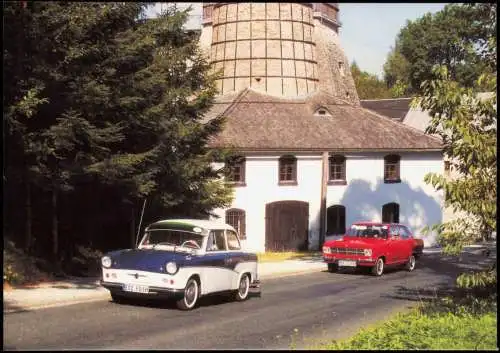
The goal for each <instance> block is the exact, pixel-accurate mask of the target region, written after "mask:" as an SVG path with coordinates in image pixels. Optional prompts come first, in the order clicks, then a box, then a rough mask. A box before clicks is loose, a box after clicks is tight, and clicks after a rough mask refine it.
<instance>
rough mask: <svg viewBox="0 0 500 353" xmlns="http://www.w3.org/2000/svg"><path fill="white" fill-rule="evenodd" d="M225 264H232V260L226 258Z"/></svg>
mask: <svg viewBox="0 0 500 353" xmlns="http://www.w3.org/2000/svg"><path fill="white" fill-rule="evenodd" d="M225 262H226V264H230V263H231V262H233V259H232V258H230V257H227V258H226V260H225Z"/></svg>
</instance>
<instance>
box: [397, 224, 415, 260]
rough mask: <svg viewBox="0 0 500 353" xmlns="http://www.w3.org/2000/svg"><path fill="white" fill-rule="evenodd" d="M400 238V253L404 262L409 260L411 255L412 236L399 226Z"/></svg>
mask: <svg viewBox="0 0 500 353" xmlns="http://www.w3.org/2000/svg"><path fill="white" fill-rule="evenodd" d="M399 229H400V237H401V243H402V244H401V251H402V256H403V259H404V260H407V259H409V258H410V255H411V254H412V253H413V236H412V234H411V232H410V230H409V229H408V227H406V226H403V225H399Z"/></svg>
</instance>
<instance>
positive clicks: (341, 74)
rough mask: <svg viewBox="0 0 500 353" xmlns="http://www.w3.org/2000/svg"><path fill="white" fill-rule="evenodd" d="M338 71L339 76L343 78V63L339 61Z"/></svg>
mask: <svg viewBox="0 0 500 353" xmlns="http://www.w3.org/2000/svg"><path fill="white" fill-rule="evenodd" d="M339 71H340V76H344V74H345V73H344V63H343V62H342V61H339Z"/></svg>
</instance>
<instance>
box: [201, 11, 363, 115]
mask: <svg viewBox="0 0 500 353" xmlns="http://www.w3.org/2000/svg"><path fill="white" fill-rule="evenodd" d="M339 27H340V23H339V21H338V5H337V4H336V3H205V4H204V5H203V24H202V32H201V37H200V45H201V47H202V48H203V49H204V51H205V53H206V55H207V56H208V57H209V58H210V61H211V62H212V64H213V67H214V69H215V70H217V71H218V72H220V73H221V78H220V80H218V81H217V85H218V89H219V92H220V94H222V95H225V94H228V93H231V92H238V91H240V90H242V89H245V88H247V87H252V88H253V89H256V90H259V91H263V92H265V93H267V94H270V95H273V96H282V97H288V98H293V97H301V96H307V95H309V94H312V93H314V92H317V91H318V90H321V91H324V92H326V93H328V94H330V95H333V96H336V97H338V98H341V99H343V100H345V101H346V102H348V103H351V104H355V105H358V104H359V99H358V95H357V93H356V89H355V86H354V82H353V79H352V76H351V73H350V70H349V63H348V61H347V58H346V57H345V55H344V53H343V50H342V48H341V46H340V42H339V38H338V28H339Z"/></svg>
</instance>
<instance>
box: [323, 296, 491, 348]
mask: <svg viewBox="0 0 500 353" xmlns="http://www.w3.org/2000/svg"><path fill="white" fill-rule="evenodd" d="M315 348H316V349H328V350H331V349H333V350H340V349H348V350H364V349H366V350H374V349H377V350H378V349H384V350H386V349H389V350H390V349H398V350H399V349H401V350H403V349H404V350H409V349H427V350H450V349H451V350H478V349H479V350H496V349H497V306H496V294H495V295H494V296H491V297H489V298H486V299H476V298H474V297H472V296H469V297H468V298H467V302H466V303H464V301H463V300H462V302H458V301H456V300H455V299H453V298H450V297H448V298H444V299H441V300H436V301H434V302H432V303H425V304H421V305H420V306H419V307H417V308H414V309H413V310H411V311H410V312H408V313H405V314H397V315H396V316H394V317H393V318H392V319H390V320H388V321H386V322H382V323H378V324H375V325H372V326H370V327H368V328H365V329H362V330H361V331H359V332H358V333H357V334H356V335H354V336H353V337H351V338H349V339H347V340H342V341H332V342H329V343H326V344H322V345H319V346H316V347H315Z"/></svg>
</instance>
